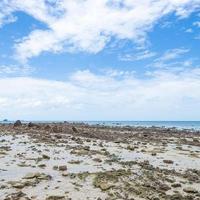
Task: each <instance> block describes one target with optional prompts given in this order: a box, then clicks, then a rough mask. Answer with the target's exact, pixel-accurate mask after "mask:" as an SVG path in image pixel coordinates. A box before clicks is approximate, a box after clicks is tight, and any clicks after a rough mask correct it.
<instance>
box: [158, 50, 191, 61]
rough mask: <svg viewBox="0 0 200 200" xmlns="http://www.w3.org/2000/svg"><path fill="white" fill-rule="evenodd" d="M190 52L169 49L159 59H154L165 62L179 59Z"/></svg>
mask: <svg viewBox="0 0 200 200" xmlns="http://www.w3.org/2000/svg"><path fill="white" fill-rule="evenodd" d="M189 51H190V50H189V49H185V48H178V49H170V50H167V51H166V52H165V53H164V54H163V55H162V56H161V57H160V58H158V59H156V61H161V62H164V61H165V62H166V61H171V60H174V59H176V58H179V57H180V56H182V55H184V54H186V53H188V52H189Z"/></svg>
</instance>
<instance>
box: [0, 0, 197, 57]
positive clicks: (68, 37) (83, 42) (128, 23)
mask: <svg viewBox="0 0 200 200" xmlns="http://www.w3.org/2000/svg"><path fill="white" fill-rule="evenodd" d="M199 6H200V0H158V1H154V0H140V1H135V0H95V1H94V0H59V1H52V0H41V1H40V3H38V1H37V0H3V1H2V2H1V3H0V7H2V9H5V10H7V11H6V12H3V14H2V15H3V17H0V23H3V21H2V19H3V18H4V17H5V16H7V15H11V13H12V12H14V11H22V12H25V13H27V14H29V15H31V16H33V17H34V18H36V19H37V20H39V21H41V22H43V23H45V24H46V25H47V26H48V28H49V29H48V30H34V31H33V32H31V33H30V34H29V35H28V36H27V37H25V38H22V39H21V40H20V41H19V42H18V43H17V44H16V46H15V47H16V54H17V57H18V59H20V60H22V61H26V60H27V59H28V58H31V57H32V56H38V55H40V54H41V53H42V52H44V51H51V52H60V51H75V50H79V51H87V52H92V53H97V52H99V51H101V50H102V49H103V48H104V47H105V46H106V44H107V43H108V42H109V41H110V39H111V38H112V37H115V38H116V39H118V40H121V39H128V40H131V41H133V42H135V43H138V44H140V45H141V44H143V43H144V42H145V40H146V34H147V33H148V31H150V30H151V29H152V28H153V26H154V25H155V23H157V22H158V21H159V20H160V19H161V18H162V17H163V16H166V15H168V14H170V13H175V14H176V15H177V16H178V17H187V16H188V15H189V14H190V13H191V12H192V11H194V10H195V9H196V8H197V7H199Z"/></svg>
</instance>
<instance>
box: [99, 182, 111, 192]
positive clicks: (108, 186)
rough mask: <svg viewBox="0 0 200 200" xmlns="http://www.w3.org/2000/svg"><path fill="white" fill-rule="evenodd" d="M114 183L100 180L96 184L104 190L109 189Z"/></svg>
mask: <svg viewBox="0 0 200 200" xmlns="http://www.w3.org/2000/svg"><path fill="white" fill-rule="evenodd" d="M113 186H114V185H113V184H110V183H108V182H106V181H105V182H100V183H99V184H98V187H100V188H101V190H103V191H105V190H109V189H110V188H112V187H113Z"/></svg>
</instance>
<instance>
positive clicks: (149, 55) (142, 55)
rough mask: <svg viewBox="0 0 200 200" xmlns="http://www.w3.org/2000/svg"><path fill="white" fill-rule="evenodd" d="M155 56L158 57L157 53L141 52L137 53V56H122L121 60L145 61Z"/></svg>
mask: <svg viewBox="0 0 200 200" xmlns="http://www.w3.org/2000/svg"><path fill="white" fill-rule="evenodd" d="M155 56H156V53H155V52H151V51H149V50H144V51H141V52H137V53H135V54H125V55H120V56H119V59H120V60H122V61H139V60H145V59H148V58H152V57H155Z"/></svg>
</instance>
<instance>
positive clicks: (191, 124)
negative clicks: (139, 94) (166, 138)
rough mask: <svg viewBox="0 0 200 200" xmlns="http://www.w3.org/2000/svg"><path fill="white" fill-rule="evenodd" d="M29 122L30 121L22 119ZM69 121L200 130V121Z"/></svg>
mask: <svg viewBox="0 0 200 200" xmlns="http://www.w3.org/2000/svg"><path fill="white" fill-rule="evenodd" d="M22 122H24V123H28V122H29V121H22ZM33 122H35V123H54V122H63V121H33ZM68 122H75V123H76V122H79V123H80V122H83V123H86V124H89V125H97V124H99V125H105V126H135V127H137V126H142V127H151V126H156V127H166V128H177V129H194V130H200V121H68ZM0 123H14V121H7V122H4V121H0Z"/></svg>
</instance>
